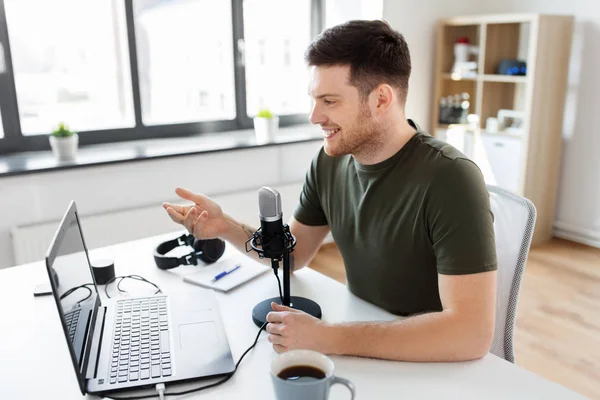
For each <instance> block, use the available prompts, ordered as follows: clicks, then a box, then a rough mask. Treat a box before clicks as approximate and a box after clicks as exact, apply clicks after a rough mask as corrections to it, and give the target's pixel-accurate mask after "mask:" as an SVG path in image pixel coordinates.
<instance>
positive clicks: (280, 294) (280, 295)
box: [273, 269, 283, 305]
mask: <svg viewBox="0 0 600 400" xmlns="http://www.w3.org/2000/svg"><path fill="white" fill-rule="evenodd" d="M273 272H274V273H275V278H277V286H278V287H279V298H280V299H281V305H283V292H282V291H281V280H280V279H279V275H277V271H276V270H275V269H273Z"/></svg>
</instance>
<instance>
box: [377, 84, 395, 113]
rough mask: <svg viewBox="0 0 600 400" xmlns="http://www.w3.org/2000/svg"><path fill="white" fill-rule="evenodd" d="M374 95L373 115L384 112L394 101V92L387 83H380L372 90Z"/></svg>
mask: <svg viewBox="0 0 600 400" xmlns="http://www.w3.org/2000/svg"><path fill="white" fill-rule="evenodd" d="M373 94H374V95H375V110H374V111H375V115H382V114H384V113H385V112H386V111H387V110H388V109H389V108H390V107H391V106H392V103H393V102H394V97H395V96H396V93H395V92H394V89H393V88H392V87H391V86H390V85H388V84H387V83H382V84H381V85H379V86H377V87H376V88H375V90H374V91H373Z"/></svg>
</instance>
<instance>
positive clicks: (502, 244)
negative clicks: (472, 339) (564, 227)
mask: <svg viewBox="0 0 600 400" xmlns="http://www.w3.org/2000/svg"><path fill="white" fill-rule="evenodd" d="M487 188H488V191H489V193H490V204H491V209H492V213H493V214H494V233H495V236H496V254H497V257H498V288H497V296H496V326H495V329H494V340H493V342H492V346H491V349H490V352H491V353H493V354H495V355H497V356H498V357H501V358H503V359H505V360H507V361H510V362H512V363H514V362H515V355H514V344H513V334H514V329H515V318H516V314H517V302H518V298H519V289H520V287H521V279H522V277H523V271H524V269H525V263H526V261H527V256H528V254H529V246H530V244H531V238H532V236H533V229H534V226H535V218H536V209H535V206H534V205H533V203H532V202H531V201H530V200H528V199H526V198H524V197H521V196H518V195H516V194H514V193H512V192H509V191H507V190H504V189H501V188H499V187H496V186H492V185H488V186H487Z"/></svg>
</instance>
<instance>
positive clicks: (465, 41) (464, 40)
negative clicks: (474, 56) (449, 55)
mask: <svg viewBox="0 0 600 400" xmlns="http://www.w3.org/2000/svg"><path fill="white" fill-rule="evenodd" d="M456 43H464V44H469V43H471V42H470V41H469V38H468V37H466V36H461V37H459V38H458V39H456Z"/></svg>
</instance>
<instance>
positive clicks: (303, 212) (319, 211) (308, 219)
mask: <svg viewBox="0 0 600 400" xmlns="http://www.w3.org/2000/svg"><path fill="white" fill-rule="evenodd" d="M322 152H323V150H322V149H321V151H320V152H319V153H318V154H317V155H316V156H315V157H314V158H313V160H312V163H311V164H310V167H309V169H308V171H307V172H306V178H305V179H304V185H303V187H302V192H301V193H300V200H299V202H298V205H297V206H296V209H295V210H294V218H296V220H297V221H298V222H300V223H302V224H304V225H310V226H319V225H328V223H327V216H326V215H325V212H324V211H323V205H322V204H321V200H320V196H319V187H318V174H317V166H318V164H319V156H320V155H321V153H322Z"/></svg>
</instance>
